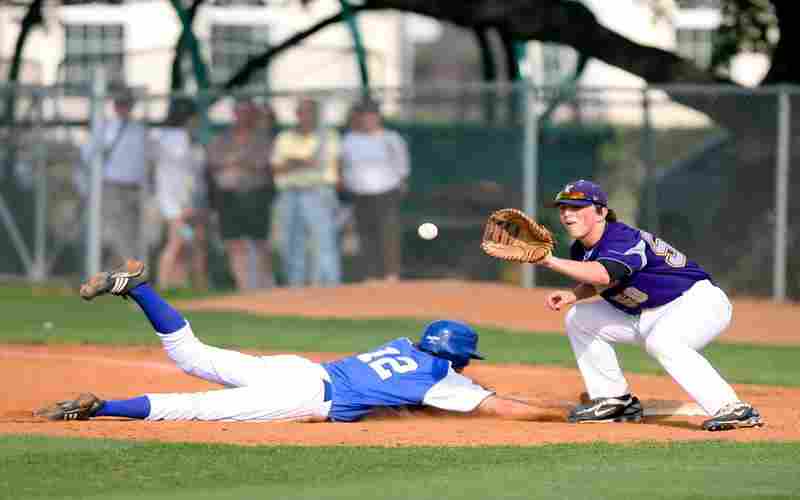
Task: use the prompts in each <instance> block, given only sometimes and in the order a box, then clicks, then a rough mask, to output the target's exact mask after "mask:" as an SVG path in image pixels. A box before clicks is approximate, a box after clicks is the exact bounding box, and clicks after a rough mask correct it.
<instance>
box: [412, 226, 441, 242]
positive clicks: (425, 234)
mask: <svg viewBox="0 0 800 500" xmlns="http://www.w3.org/2000/svg"><path fill="white" fill-rule="evenodd" d="M417 233H418V234H419V237H420V238H422V239H423V240H432V239H434V238H436V236H437V235H438V234H439V228H438V227H436V224H433V223H431V222H425V223H423V224H420V225H419V227H418V228H417Z"/></svg>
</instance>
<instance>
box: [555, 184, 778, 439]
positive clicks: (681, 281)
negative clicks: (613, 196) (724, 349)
mask: <svg viewBox="0 0 800 500" xmlns="http://www.w3.org/2000/svg"><path fill="white" fill-rule="evenodd" d="M552 206H556V207H558V209H559V212H560V221H561V224H562V225H563V226H564V227H565V228H566V230H567V232H568V233H569V235H570V236H571V237H572V238H574V239H575V242H574V243H573V245H572V247H571V252H570V253H571V255H570V257H571V258H570V259H562V258H558V257H554V256H549V257H547V258H545V259H544V260H543V261H541V263H540V265H543V266H544V267H547V268H549V269H552V270H553V271H556V272H558V273H561V274H563V275H565V276H568V277H570V278H572V279H574V280H575V281H577V282H579V284H578V285H577V286H576V287H575V288H574V289H573V290H570V291H557V292H553V293H551V294H550V295H548V297H547V299H546V305H547V307H549V308H550V309H553V310H559V309H562V308H563V307H566V306H570V305H572V304H575V303H576V302H578V301H581V300H583V299H587V298H590V297H593V296H595V295H598V294H599V295H600V296H601V297H602V298H603V299H604V300H600V301H591V302H579V303H577V304H575V305H574V307H572V309H571V310H570V311H569V312H568V313H567V316H566V329H567V335H568V336H569V341H570V344H571V346H572V350H573V352H574V354H575V358H576V359H577V362H578V368H579V369H580V372H581V375H582V376H583V380H584V383H585V384H586V389H587V392H588V394H589V397H590V398H591V399H592V401H591V402H590V403H588V404H583V405H579V406H577V407H576V408H574V409H573V411H572V412H571V413H570V415H569V417H568V419H569V421H571V422H577V423H588V422H619V421H640V420H641V419H642V406H641V404H640V402H639V400H638V399H637V398H636V397H635V396H633V395H631V392H630V388H629V387H628V382H627V381H626V380H625V377H624V376H623V374H622V370H621V368H620V365H619V362H618V361H617V357H616V353H615V351H614V348H613V344H614V343H615V342H624V343H628V344H639V345H641V346H643V347H644V348H645V349H646V350H647V352H648V353H649V354H650V355H651V356H652V357H653V358H655V359H656V360H657V361H658V362H659V363H660V364H661V366H662V367H664V369H665V370H666V371H667V373H669V374H670V375H671V376H672V378H673V379H674V380H675V381H676V382H677V383H678V384H679V385H680V386H681V387H683V389H684V390H685V391H686V392H687V393H688V394H689V395H690V396H692V398H694V400H695V401H697V403H698V404H699V405H700V406H701V407H702V408H703V410H705V411H706V412H707V413H708V414H709V416H711V418H709V419H708V420H706V421H705V422H703V428H704V429H707V430H709V431H719V430H728V429H735V428H738V427H755V426H761V425H763V422H762V419H761V416H760V415H759V413H758V411H757V410H756V409H755V408H753V407H752V406H751V405H749V404H747V403H745V402H742V401H740V400H739V398H738V396H737V395H736V393H735V392H734V390H733V388H732V387H731V386H730V385H729V384H728V383H727V382H726V381H725V380H724V379H723V378H722V377H721V376H720V374H719V373H717V371H716V370H715V369H714V367H712V366H711V364H710V363H709V362H708V361H707V360H706V359H705V358H704V357H703V356H702V355H701V354H700V353H699V352H698V351H700V350H701V349H703V347H705V346H706V345H708V344H709V343H710V342H711V341H712V340H714V339H715V338H716V337H717V336H718V335H719V334H721V333H722V332H723V330H725V328H726V327H727V326H728V324H729V323H730V321H731V313H732V306H731V303H730V301H729V300H728V297H727V296H726V295H725V292H723V291H722V290H721V289H720V288H718V287H717V286H716V285H715V284H714V283H713V281H712V280H711V277H710V276H709V275H708V273H706V272H705V271H704V270H703V269H702V268H701V267H700V266H698V265H697V264H696V263H694V262H692V261H691V260H689V259H687V258H686V255H684V254H682V253H681V252H679V251H678V250H676V249H675V248H673V247H672V246H670V245H669V244H668V243H667V242H665V241H663V240H661V239H659V238H657V237H656V236H653V235H652V234H650V233H648V232H646V231H643V230H639V229H635V228H632V227H630V226H627V225H625V224H623V223H621V222H618V221H617V217H616V214H615V213H614V211H613V210H611V209H609V208H608V196H607V195H606V193H605V192H604V191H603V190H602V189H601V188H600V186H599V185H597V184H595V183H594V182H590V181H586V180H579V181H576V182H573V183H570V184H567V185H566V186H565V187H564V189H563V190H562V191H561V192H560V193H558V195H557V196H556V198H555V200H554V201H553V203H552Z"/></svg>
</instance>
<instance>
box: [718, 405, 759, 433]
mask: <svg viewBox="0 0 800 500" xmlns="http://www.w3.org/2000/svg"><path fill="white" fill-rule="evenodd" d="M763 425H764V421H763V420H762V419H761V414H760V413H758V410H756V409H755V408H753V407H752V406H751V405H749V404H747V403H743V402H741V401H737V402H735V403H731V404H728V405H725V406H723V407H722V408H721V409H720V410H719V411H718V412H717V414H716V415H714V416H713V417H711V418H709V419H708V420H706V421H705V422H703V429H705V430H707V431H729V430H732V429H739V428H742V427H761V426H763Z"/></svg>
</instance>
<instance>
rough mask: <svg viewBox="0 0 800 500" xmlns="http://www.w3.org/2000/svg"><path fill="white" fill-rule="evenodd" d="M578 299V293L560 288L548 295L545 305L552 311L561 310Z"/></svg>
mask: <svg viewBox="0 0 800 500" xmlns="http://www.w3.org/2000/svg"><path fill="white" fill-rule="evenodd" d="M577 301H578V297H577V295H575V292H573V291H571V290H558V291H555V292H552V293H550V294H548V295H547V297H546V298H545V305H546V306H547V307H548V308H550V310H552V311H560V310H561V309H562V308H564V307H567V306H570V305H572V304H574V303H575V302H577Z"/></svg>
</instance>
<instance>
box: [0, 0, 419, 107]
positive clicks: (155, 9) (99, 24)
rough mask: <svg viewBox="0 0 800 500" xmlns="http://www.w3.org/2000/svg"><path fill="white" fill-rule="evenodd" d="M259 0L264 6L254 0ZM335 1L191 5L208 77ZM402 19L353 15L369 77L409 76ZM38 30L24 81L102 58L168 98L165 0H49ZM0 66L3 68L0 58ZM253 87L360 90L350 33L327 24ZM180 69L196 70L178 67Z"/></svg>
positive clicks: (122, 76) (9, 11)
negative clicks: (70, 1)
mask: <svg viewBox="0 0 800 500" xmlns="http://www.w3.org/2000/svg"><path fill="white" fill-rule="evenodd" d="M259 4H262V5H259ZM340 8H341V5H340V3H339V2H338V1H337V0H316V1H315V2H312V3H311V4H310V5H309V7H308V8H303V7H302V6H301V5H300V2H298V1H294V0H293V1H286V0H271V1H266V2H258V1H253V0H239V1H234V2H231V1H227V0H209V1H208V2H207V3H206V4H204V5H203V6H202V7H201V8H200V10H199V11H198V14H197V17H196V19H195V22H194V31H195V34H196V35H197V37H198V38H199V39H200V40H201V45H202V48H203V51H204V56H205V59H206V61H207V63H208V67H209V70H210V73H211V74H210V76H211V80H212V82H213V83H216V84H219V83H222V82H224V81H225V80H226V79H228V78H229V77H231V76H232V75H233V74H234V72H235V71H236V70H237V69H238V68H240V67H241V66H242V64H243V63H244V61H245V60H247V59H248V58H249V57H250V56H252V55H254V54H258V53H261V52H263V51H264V50H265V49H266V48H267V46H271V45H275V44H278V43H280V42H282V41H283V40H285V39H286V38H287V37H289V36H291V35H294V34H295V33H297V32H298V31H302V30H303V29H306V28H308V27H310V26H312V25H314V24H315V23H316V22H318V21H320V20H322V19H325V18H326V17H328V16H331V15H334V14H336V13H338V12H339V10H340ZM24 13H25V10H24V9H23V8H21V7H9V6H3V7H0V59H2V60H3V61H8V60H10V59H11V57H12V55H13V53H14V44H15V42H16V39H17V35H18V33H19V26H20V20H21V19H22V16H23V15H24ZM408 18H409V16H405V15H403V14H400V13H397V12H382V13H364V14H360V15H359V26H360V28H361V32H362V40H363V43H364V45H365V47H366V51H367V65H368V68H369V74H370V81H371V83H372V84H373V85H377V86H382V87H384V86H385V87H398V86H401V85H402V84H406V83H408V81H407V79H406V78H407V75H408V74H409V73H410V68H409V67H408V64H409V61H408V52H407V51H404V50H403V47H404V46H406V45H407V42H406V39H407V36H408V33H409V31H408V28H407V25H408V22H407V20H408ZM44 24H45V28H44V29H41V28H37V29H35V30H34V31H33V32H32V33H31V35H30V38H29V40H28V43H27V45H26V47H25V54H24V58H25V66H24V71H23V74H22V77H23V81H25V82H27V83H34V84H44V85H50V84H56V83H58V84H81V83H83V84H86V83H87V82H90V81H91V78H92V71H93V69H92V67H93V65H95V64H96V61H98V60H101V61H103V63H104V66H105V67H106V68H107V70H108V72H109V77H110V78H111V79H112V80H114V81H117V82H124V83H125V84H126V85H128V86H131V87H136V88H140V89H143V90H145V91H146V92H147V93H149V94H155V95H165V94H167V93H168V92H169V88H170V73H171V67H172V56H173V49H174V47H175V43H176V41H177V40H178V37H179V35H180V32H181V28H182V26H181V24H180V21H179V19H178V17H177V14H176V13H175V11H174V9H173V8H172V6H171V5H170V2H169V0H127V1H125V2H124V3H122V4H121V5H107V4H102V3H96V4H88V5H71V6H61V5H57V4H56V3H51V4H48V6H47V7H46V9H45V21H44ZM3 67H4V68H6V67H7V66H6V65H3ZM267 71H268V76H267V75H266V73H262V74H260V75H259V76H258V77H257V78H256V79H255V81H254V82H253V83H254V84H256V85H258V84H264V85H266V84H267V82H269V88H270V89H273V90H276V91H280V90H311V89H321V88H358V86H359V85H360V76H359V70H358V63H357V60H356V58H355V55H354V51H353V40H352V37H351V34H350V31H349V29H348V27H347V25H346V24H344V23H338V24H335V25H331V26H328V27H326V28H325V29H323V30H322V31H320V32H318V33H316V34H315V35H313V36H312V37H310V38H308V39H306V40H305V41H304V42H303V43H302V44H301V45H299V46H296V47H293V48H291V49H289V50H287V51H285V52H283V53H281V54H280V55H279V56H278V57H276V58H275V59H273V62H272V64H271V65H270V66H269V68H268V69H267ZM184 74H186V75H188V76H189V77H190V78H191V77H192V75H193V72H192V70H191V66H190V65H189V64H186V65H184Z"/></svg>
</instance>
